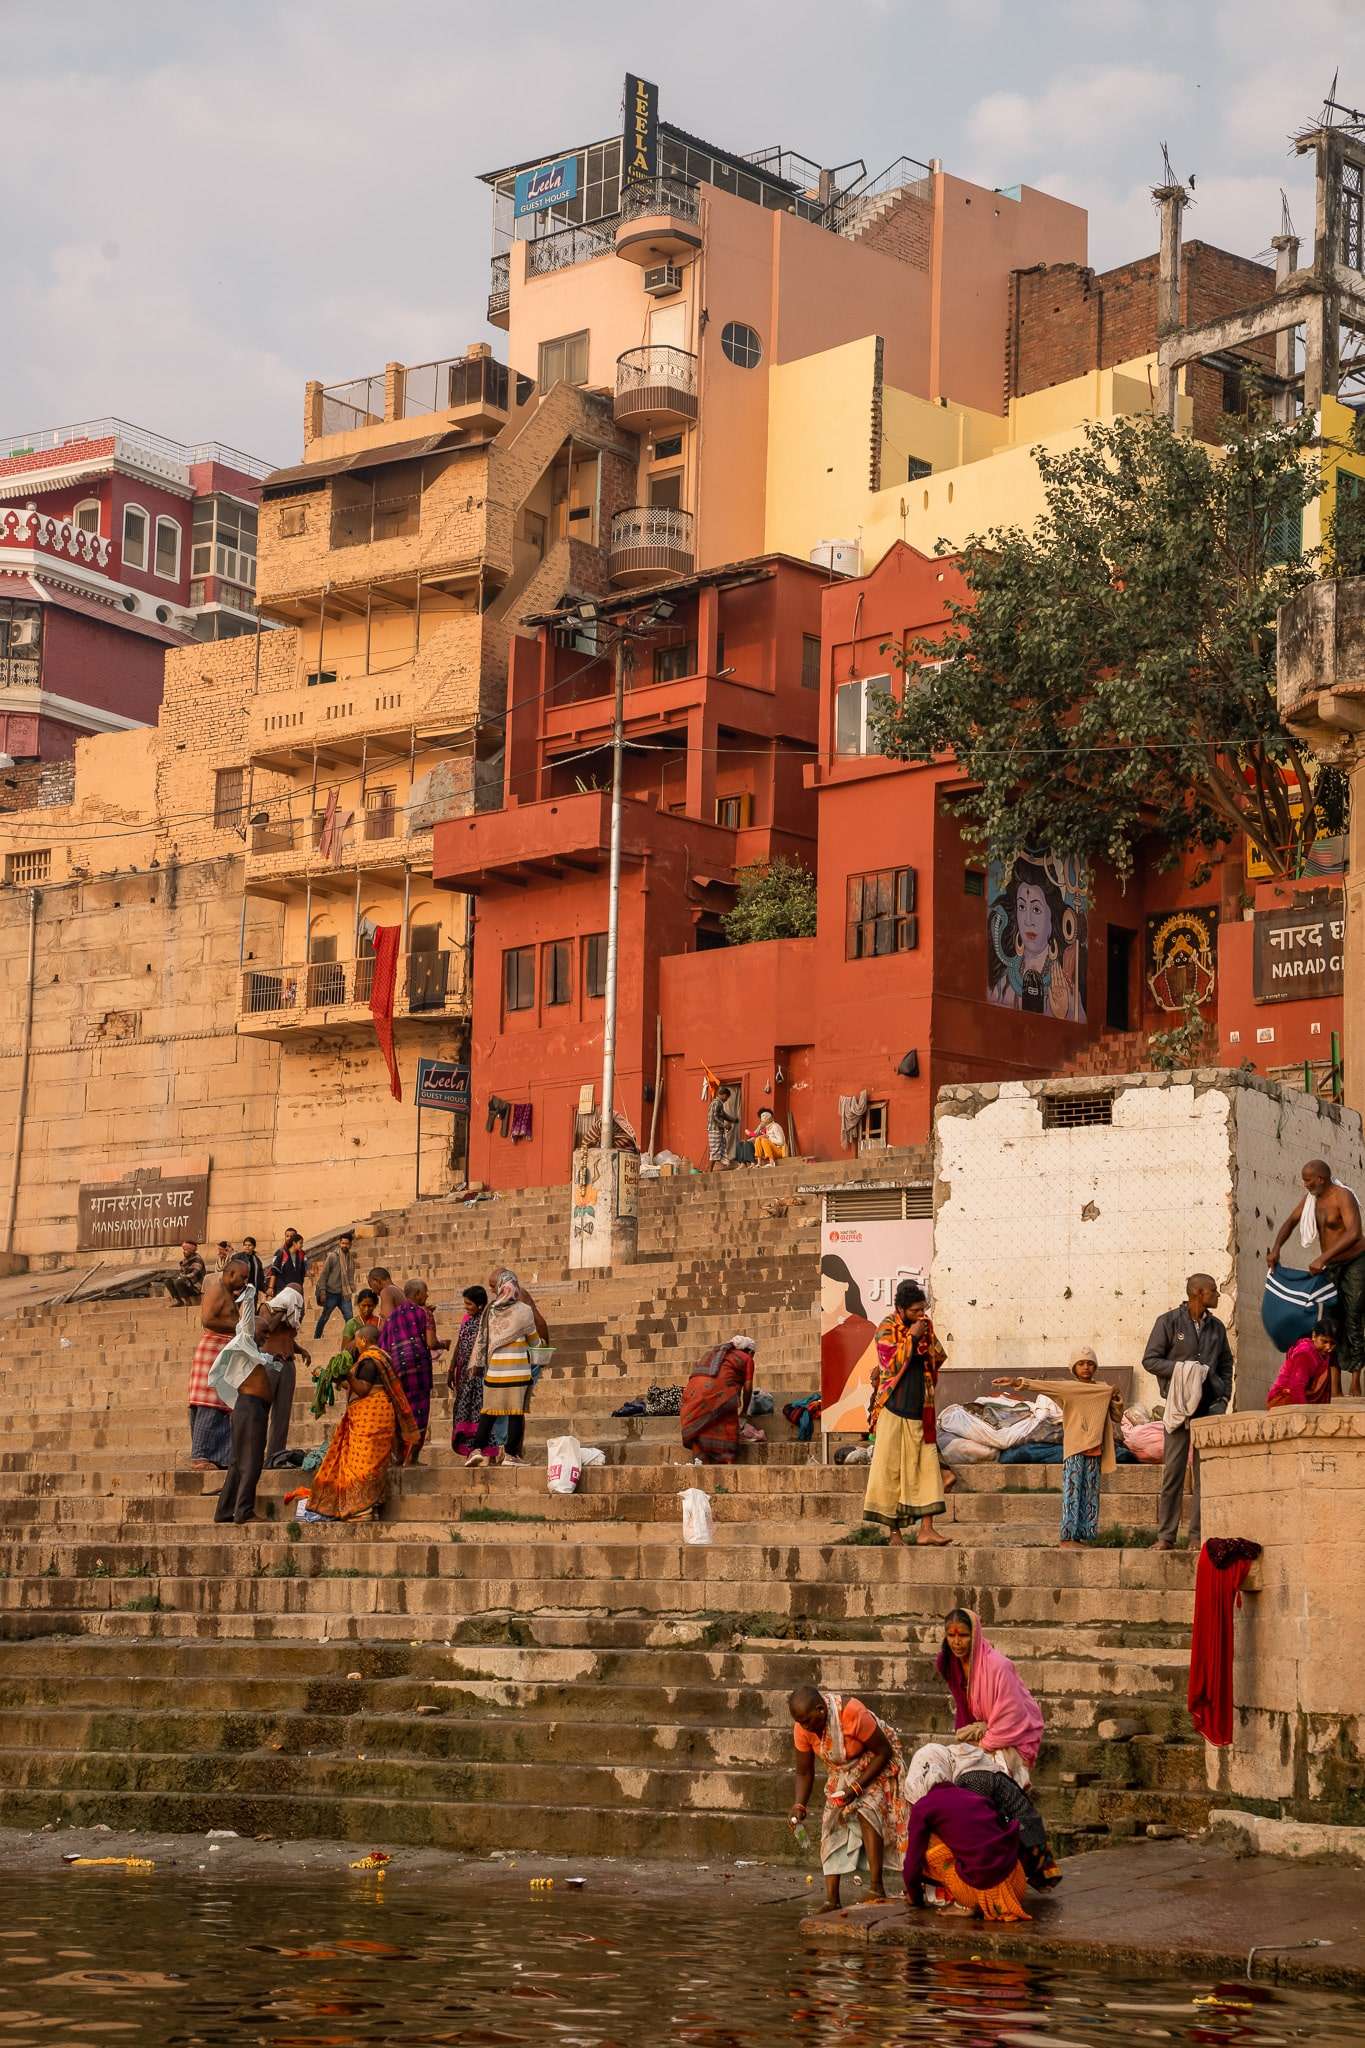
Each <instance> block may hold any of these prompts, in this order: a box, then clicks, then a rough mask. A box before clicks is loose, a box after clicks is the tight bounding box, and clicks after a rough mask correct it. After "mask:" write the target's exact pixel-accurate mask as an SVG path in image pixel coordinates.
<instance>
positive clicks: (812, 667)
mask: <svg viewBox="0 0 1365 2048" xmlns="http://www.w3.org/2000/svg"><path fill="white" fill-rule="evenodd" d="M801 687H802V689H803V690H818V689H819V687H820V635H819V634H818V633H803V634H802V635H801Z"/></svg>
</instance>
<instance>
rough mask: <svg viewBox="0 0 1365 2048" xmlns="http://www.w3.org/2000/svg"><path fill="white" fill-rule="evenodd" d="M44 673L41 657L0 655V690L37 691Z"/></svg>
mask: <svg viewBox="0 0 1365 2048" xmlns="http://www.w3.org/2000/svg"><path fill="white" fill-rule="evenodd" d="M42 673H43V663H42V656H41V655H37V654H10V655H0V690H6V689H8V690H23V689H33V690H36V689H37V687H38V684H39V682H40V681H41V680H42Z"/></svg>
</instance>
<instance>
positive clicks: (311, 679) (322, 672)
mask: <svg viewBox="0 0 1365 2048" xmlns="http://www.w3.org/2000/svg"><path fill="white" fill-rule="evenodd" d="M336 679H337V672H336V670H335V669H334V668H310V669H309V671H308V673H307V675H306V676H305V677H304V679H303V681H304V687H305V689H309V690H314V689H316V688H317V686H318V684H319V683H334V682H335V681H336Z"/></svg>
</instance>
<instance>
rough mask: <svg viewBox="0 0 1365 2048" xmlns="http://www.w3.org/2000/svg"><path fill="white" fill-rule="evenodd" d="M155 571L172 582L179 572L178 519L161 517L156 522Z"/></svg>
mask: <svg viewBox="0 0 1365 2048" xmlns="http://www.w3.org/2000/svg"><path fill="white" fill-rule="evenodd" d="M156 573H157V575H158V576H164V577H165V578H166V580H167V582H168V583H174V582H175V580H176V578H177V577H178V576H179V574H180V521H179V520H178V519H166V518H161V519H158V520H157V522H156Z"/></svg>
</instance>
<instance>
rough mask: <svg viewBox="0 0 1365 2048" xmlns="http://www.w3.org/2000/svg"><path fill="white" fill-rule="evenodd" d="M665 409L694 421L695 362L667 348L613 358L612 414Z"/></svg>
mask: <svg viewBox="0 0 1365 2048" xmlns="http://www.w3.org/2000/svg"><path fill="white" fill-rule="evenodd" d="M660 409H668V410H672V411H674V412H679V413H684V414H686V415H687V417H689V418H692V419H695V417H696V412H697V358H696V357H695V356H694V355H693V354H692V352H691V351H690V349H685V348H673V347H672V346H671V345H668V344H662V343H661V344H651V345H650V346H649V347H647V348H628V349H627V350H626V351H625V353H624V355H619V356H618V357H617V358H616V411H617V414H618V416H619V415H620V414H621V413H622V412H627V413H630V412H650V411H658V410H660Z"/></svg>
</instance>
